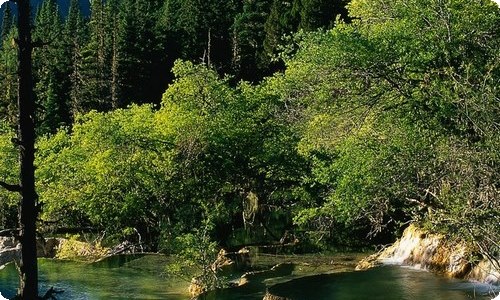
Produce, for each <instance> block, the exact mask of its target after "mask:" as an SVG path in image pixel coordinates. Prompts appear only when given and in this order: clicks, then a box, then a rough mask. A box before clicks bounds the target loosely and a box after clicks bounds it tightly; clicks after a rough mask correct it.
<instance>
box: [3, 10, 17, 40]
mask: <svg viewBox="0 0 500 300" xmlns="http://www.w3.org/2000/svg"><path fill="white" fill-rule="evenodd" d="M13 25H14V22H13V16H12V12H11V10H10V5H6V6H5V10H4V12H3V17H2V33H1V34H2V36H1V39H2V45H3V42H4V41H5V40H6V38H7V36H8V35H9V34H10V32H11V30H12V27H13Z"/></svg>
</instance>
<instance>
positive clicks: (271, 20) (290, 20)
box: [264, 0, 300, 59]
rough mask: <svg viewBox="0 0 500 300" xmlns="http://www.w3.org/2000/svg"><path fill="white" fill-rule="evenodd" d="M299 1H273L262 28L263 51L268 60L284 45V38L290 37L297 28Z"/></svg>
mask: <svg viewBox="0 0 500 300" xmlns="http://www.w3.org/2000/svg"><path fill="white" fill-rule="evenodd" d="M299 4H300V2H299V1H297V0H296V1H295V2H292V1H291V0H274V2H273V4H272V6H271V11H270V13H269V17H268V18H267V20H266V24H265V26H264V30H265V34H266V37H265V39H264V49H265V53H266V55H267V57H268V59H271V58H273V57H274V56H276V54H277V53H278V51H279V48H280V47H281V46H282V45H283V44H284V39H283V38H284V37H285V36H286V35H291V34H293V32H295V30H296V29H297V27H298V24H299V17H298V15H297V11H298V9H297V6H298V5H299Z"/></svg>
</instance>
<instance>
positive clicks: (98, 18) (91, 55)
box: [74, 0, 115, 112]
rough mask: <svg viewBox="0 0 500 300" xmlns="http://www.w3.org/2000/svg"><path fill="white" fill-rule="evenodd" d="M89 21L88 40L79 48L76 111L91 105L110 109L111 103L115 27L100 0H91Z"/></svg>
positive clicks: (84, 109)
mask: <svg viewBox="0 0 500 300" xmlns="http://www.w3.org/2000/svg"><path fill="white" fill-rule="evenodd" d="M90 9H91V15H90V20H89V24H88V30H89V42H88V43H87V44H86V45H85V46H84V47H83V49H82V53H81V54H82V62H81V69H80V75H81V84H82V85H81V88H80V92H79V97H80V99H79V100H78V101H77V103H74V109H75V111H76V112H87V111H89V110H91V109H97V110H109V109H110V108H111V107H112V105H111V89H110V78H111V67H110V66H111V57H112V34H113V31H114V30H115V29H114V28H111V26H112V24H110V23H109V22H108V20H109V16H108V15H107V13H109V12H108V11H106V9H105V4H104V2H103V1H102V0H92V2H91V6H90Z"/></svg>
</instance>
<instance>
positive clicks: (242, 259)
mask: <svg viewBox="0 0 500 300" xmlns="http://www.w3.org/2000/svg"><path fill="white" fill-rule="evenodd" d="M249 266H250V251H249V250H248V249H247V248H243V249H240V250H239V251H238V252H227V251H226V250H224V249H221V250H220V251H219V254H218V255H217V259H216V260H215V261H214V262H213V264H212V266H211V268H212V270H213V271H214V272H217V273H221V274H223V275H230V274H233V273H235V272H241V271H244V270H246V269H247V268H248V267H249Z"/></svg>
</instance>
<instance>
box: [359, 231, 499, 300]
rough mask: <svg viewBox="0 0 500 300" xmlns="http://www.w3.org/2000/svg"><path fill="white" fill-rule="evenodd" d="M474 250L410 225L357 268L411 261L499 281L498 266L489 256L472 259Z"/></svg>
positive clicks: (461, 275)
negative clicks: (389, 243)
mask: <svg viewBox="0 0 500 300" xmlns="http://www.w3.org/2000/svg"><path fill="white" fill-rule="evenodd" d="M473 254H474V253H473V252H472V250H471V249H470V247H469V246H468V245H467V244H466V243H465V242H455V241H454V242H452V241H449V240H448V239H447V238H446V237H445V236H443V235H440V234H433V233H428V232H425V231H423V230H421V229H419V228H417V227H416V226H415V225H410V226H409V227H408V228H407V229H406V230H405V231H404V233H403V236H402V237H401V238H400V239H399V240H398V241H396V242H395V243H394V244H393V245H391V246H390V247H387V248H385V249H384V250H383V251H381V252H380V253H377V254H375V255H373V256H371V257H368V258H367V259H365V260H363V261H361V262H360V263H359V264H358V266H357V268H356V269H357V270H362V269H367V268H370V267H373V266H376V265H379V264H397V265H408V266H413V267H416V268H420V269H424V270H429V271H432V272H436V273H439V274H443V275H445V276H447V277H453V278H462V279H468V280H472V281H477V282H481V283H487V284H491V285H497V286H498V285H500V272H499V270H498V269H496V268H495V267H494V265H493V264H492V263H491V262H490V261H488V260H482V261H479V262H474V263H472V262H471V260H470V258H471V257H472V256H473ZM496 300H497V299H496ZM498 300H500V299H498Z"/></svg>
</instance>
